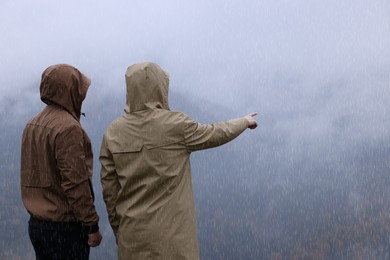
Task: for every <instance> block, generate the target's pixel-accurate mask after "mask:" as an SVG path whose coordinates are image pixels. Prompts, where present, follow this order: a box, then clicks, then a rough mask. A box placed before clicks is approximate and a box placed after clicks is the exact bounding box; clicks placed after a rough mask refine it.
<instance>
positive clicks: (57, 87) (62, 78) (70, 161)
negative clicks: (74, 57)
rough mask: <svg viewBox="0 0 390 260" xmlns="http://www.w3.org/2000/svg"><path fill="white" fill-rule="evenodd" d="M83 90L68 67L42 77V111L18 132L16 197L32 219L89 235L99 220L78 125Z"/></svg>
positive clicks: (87, 145)
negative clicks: (74, 226)
mask: <svg viewBox="0 0 390 260" xmlns="http://www.w3.org/2000/svg"><path fill="white" fill-rule="evenodd" d="M89 85H90V80H89V79H88V78H87V77H86V76H84V75H83V74H82V73H81V72H80V71H78V70H77V69H76V68H74V67H72V66H70V65H65V64H60V65H54V66H51V67H49V68H47V69H46V70H45V71H44V72H43V74H42V80H41V86H40V94H41V99H42V101H43V102H45V103H46V104H47V106H46V107H45V108H44V109H43V110H42V111H41V112H40V113H38V114H37V115H35V116H34V117H32V118H31V119H30V121H29V122H28V123H27V125H26V126H25V128H24V131H23V136H22V149H21V193H22V200H23V203H24V206H25V207H26V209H27V211H28V212H29V213H30V215H31V216H32V217H34V218H35V219H38V220H44V221H52V222H80V223H81V224H82V225H83V226H84V227H85V228H86V229H87V231H88V232H90V233H92V232H96V231H97V230H98V220H99V217H98V215H97V213H96V210H95V206H94V202H93V200H94V198H93V189H92V185H91V178H92V163H93V162H92V149H91V141H90V139H89V137H88V135H87V134H86V132H85V131H84V130H83V128H82V127H81V125H80V121H79V119H80V114H81V105H82V102H83V100H84V98H85V96H86V93H87V89H88V87H89Z"/></svg>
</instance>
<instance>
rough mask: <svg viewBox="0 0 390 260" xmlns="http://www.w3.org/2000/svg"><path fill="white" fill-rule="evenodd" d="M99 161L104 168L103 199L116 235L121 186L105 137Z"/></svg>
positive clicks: (102, 168) (102, 176)
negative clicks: (117, 204)
mask: <svg viewBox="0 0 390 260" xmlns="http://www.w3.org/2000/svg"><path fill="white" fill-rule="evenodd" d="M99 160H100V163H101V166H102V167H101V171H100V180H101V183H102V187H103V199H104V202H105V203H106V208H107V213H108V218H109V221H110V225H111V228H112V230H113V231H114V233H115V234H116V233H117V232H118V228H119V221H120V220H119V217H118V215H117V213H116V209H115V205H116V200H117V197H118V192H119V190H120V184H119V180H118V175H117V173H116V170H115V164H114V160H113V157H112V154H111V152H110V150H109V149H108V148H107V141H106V138H105V137H103V141H102V146H101V149H100V156H99Z"/></svg>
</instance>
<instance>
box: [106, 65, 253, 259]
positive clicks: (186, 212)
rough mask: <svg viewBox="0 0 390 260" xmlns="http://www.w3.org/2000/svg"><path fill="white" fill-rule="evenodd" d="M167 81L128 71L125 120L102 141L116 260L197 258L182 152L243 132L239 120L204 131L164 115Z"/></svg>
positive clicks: (156, 72) (147, 68)
mask: <svg viewBox="0 0 390 260" xmlns="http://www.w3.org/2000/svg"><path fill="white" fill-rule="evenodd" d="M168 82H169V80H168V75H167V73H165V72H164V71H163V70H162V69H161V68H160V67H159V66H158V65H156V64H154V63H141V64H136V65H133V66H130V67H129V68H128V69H127V72H126V84H127V95H126V107H125V114H124V115H123V116H121V117H119V118H118V119H116V120H115V121H114V122H112V123H111V125H110V126H109V127H108V129H107V131H106V133H105V135H104V137H103V141H102V146H101V151H100V162H101V164H102V169H101V182H102V186H103V197H104V201H105V203H106V206H107V211H108V216H109V220H110V224H111V226H112V229H113V230H114V232H115V233H117V234H118V237H119V241H118V247H119V259H126V260H127V259H137V260H138V259H199V254H198V241H197V233H196V232H197V231H196V218H195V206H194V198H193V191H192V182H191V181H192V180H191V168H190V154H191V152H193V151H197V150H201V149H207V148H211V147H216V146H219V145H222V144H224V143H226V142H229V141H231V140H232V139H234V138H235V137H237V136H238V135H239V134H240V133H242V132H243V131H244V130H245V129H246V128H247V127H248V121H247V120H246V119H245V118H239V119H234V120H231V121H228V122H222V123H217V124H212V125H204V124H200V123H197V122H195V121H194V120H192V119H191V118H190V117H188V116H187V115H185V114H183V113H179V112H173V111H170V110H169V106H168Z"/></svg>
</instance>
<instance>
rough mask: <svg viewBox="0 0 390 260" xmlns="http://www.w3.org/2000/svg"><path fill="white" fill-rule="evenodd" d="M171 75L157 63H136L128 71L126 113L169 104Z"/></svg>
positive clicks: (165, 106)
mask: <svg viewBox="0 0 390 260" xmlns="http://www.w3.org/2000/svg"><path fill="white" fill-rule="evenodd" d="M168 85H169V76H168V73H166V72H165V71H164V70H162V69H161V68H160V67H159V66H158V65H157V64H155V63H152V62H143V63H138V64H134V65H132V66H130V67H128V68H127V71H126V87H127V92H126V107H125V112H126V113H132V112H136V111H140V110H145V109H148V108H149V109H151V108H160V109H166V110H169V106H168Z"/></svg>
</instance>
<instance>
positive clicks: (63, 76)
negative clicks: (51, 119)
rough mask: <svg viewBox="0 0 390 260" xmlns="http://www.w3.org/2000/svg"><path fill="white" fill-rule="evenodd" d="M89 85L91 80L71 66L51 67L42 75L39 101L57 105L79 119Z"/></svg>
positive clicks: (59, 65)
mask: <svg viewBox="0 0 390 260" xmlns="http://www.w3.org/2000/svg"><path fill="white" fill-rule="evenodd" d="M90 84H91V80H90V79H89V78H87V77H86V76H85V75H84V74H82V73H81V72H80V71H79V70H78V69H76V68H74V67H73V66H70V65H67V64H58V65H53V66H50V67H48V68H47V69H46V70H45V71H44V72H43V73H42V80H41V87H40V93H41V100H42V101H43V102H44V103H46V104H48V105H50V104H56V105H59V106H61V107H63V108H64V109H65V110H67V111H68V112H69V113H71V114H72V115H73V116H74V117H75V118H77V119H80V114H81V105H82V103H83V101H84V99H85V96H86V95H87V90H88V87H89V85H90Z"/></svg>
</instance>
